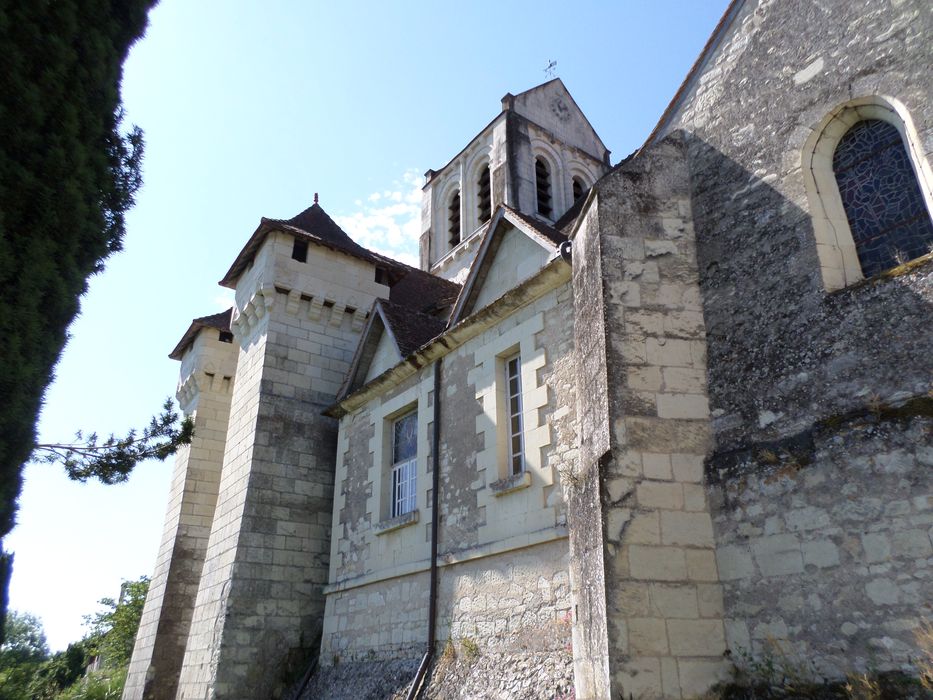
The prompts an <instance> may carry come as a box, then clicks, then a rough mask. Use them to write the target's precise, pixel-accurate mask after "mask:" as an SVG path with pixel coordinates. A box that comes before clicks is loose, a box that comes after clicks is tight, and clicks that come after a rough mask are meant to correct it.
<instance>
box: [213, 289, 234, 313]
mask: <svg viewBox="0 0 933 700" xmlns="http://www.w3.org/2000/svg"><path fill="white" fill-rule="evenodd" d="M214 306H216V307H217V308H218V309H220V310H221V311H226V310H227V309H229V308H230V307H231V306H233V290H232V289H221V290H220V291H218V292H217V295H216V296H215V297H214Z"/></svg>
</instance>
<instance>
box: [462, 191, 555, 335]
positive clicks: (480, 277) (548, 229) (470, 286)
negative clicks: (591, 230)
mask: <svg viewBox="0 0 933 700" xmlns="http://www.w3.org/2000/svg"><path fill="white" fill-rule="evenodd" d="M502 222H506V223H507V224H511V225H512V226H513V227H514V228H515V229H517V230H519V231H521V232H522V233H524V234H525V235H526V236H528V237H529V238H530V239H531V240H533V241H534V242H535V243H537V244H538V245H540V246H541V247H542V248H544V249H545V250H549V251H553V250H554V249H555V248H557V247H558V246H559V245H560V244H561V243H563V242H564V241H566V240H567V236H565V235H564V234H563V233H561V232H560V231H558V230H557V229H556V228H554V227H553V226H550V225H548V224H546V223H544V222H543V221H539V220H537V219H535V218H534V217H531V216H528V215H527V214H522V213H521V212H519V211H516V210H515V209H512V208H511V207H509V206H506V205H504V204H503V205H500V206H499V208H498V209H497V210H496V213H495V215H493V217H492V220H491V221H490V222H489V228H488V229H486V233H485V234H484V235H483V241H482V243H480V247H479V250H478V251H477V253H476V257H475V258H474V259H473V263H472V264H471V265H470V271H469V273H468V274H467V278H466V281H465V282H464V283H463V288H462V289H461V290H460V295H459V297H457V303H456V305H455V306H454V308H453V311H452V312H451V315H450V325H451V326H452V325H454V324H456V323H458V322H459V321H460V320H461V319H462V318H464V317H465V316H466V315H468V312H469V310H470V308H471V306H472V304H473V302H474V301H475V300H476V296H477V294H478V293H479V289H480V287H481V286H482V284H483V281H484V280H485V275H486V271H487V270H488V268H489V265H490V264H491V262H492V260H493V259H494V258H495V255H496V251H497V250H498V249H499V243H501V240H502V234H500V231H503V232H504V227H503V225H502Z"/></svg>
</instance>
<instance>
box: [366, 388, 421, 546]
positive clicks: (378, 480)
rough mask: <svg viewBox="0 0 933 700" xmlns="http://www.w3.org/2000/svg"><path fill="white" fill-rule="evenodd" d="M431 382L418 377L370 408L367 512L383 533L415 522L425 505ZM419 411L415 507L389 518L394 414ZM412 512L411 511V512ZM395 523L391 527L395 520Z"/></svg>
mask: <svg viewBox="0 0 933 700" xmlns="http://www.w3.org/2000/svg"><path fill="white" fill-rule="evenodd" d="M429 384H430V382H424V381H419V382H418V383H417V384H416V385H415V386H413V387H411V388H409V389H407V390H405V391H403V392H401V393H400V394H399V395H398V396H395V397H393V398H392V399H389V400H388V401H384V402H383V403H381V404H380V405H379V406H378V407H374V408H373V412H372V421H373V423H374V424H375V428H376V429H375V430H374V431H373V438H372V463H371V464H370V468H369V481H370V482H371V483H372V495H371V496H370V497H369V498H368V499H367V500H366V512H368V513H371V514H372V522H373V523H374V529H375V530H376V531H377V533H378V534H383V533H386V532H390V531H393V530H397V529H399V528H400V527H404V526H406V525H414V524H415V523H417V522H418V517H419V516H418V512H419V510H420V509H421V508H423V507H424V506H425V503H426V501H425V498H426V495H425V494H426V487H425V484H426V483H428V479H427V460H428V451H429V450H428V425H429V420H428V416H427V415H426V413H428V411H426V410H423V409H424V407H425V406H426V405H427V390H428V385H429ZM413 411H418V461H417V467H416V471H415V483H416V484H417V486H416V489H415V508H414V510H413V511H410V512H409V513H406V514H405V515H404V516H401V518H392V517H391V514H392V507H391V506H392V503H391V499H392V494H391V490H392V488H391V487H392V424H393V422H394V421H395V419H397V418H401V417H402V416H404V415H405V414H407V413H411V412H413ZM411 513H414V515H411ZM396 520H398V523H397V524H396V525H397V526H395V527H393V526H392V525H393V523H394V521H396Z"/></svg>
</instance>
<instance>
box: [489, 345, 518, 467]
mask: <svg viewBox="0 0 933 700" xmlns="http://www.w3.org/2000/svg"><path fill="white" fill-rule="evenodd" d="M513 363H514V364H515V366H516V368H517V371H516V372H515V373H514V374H513V373H512V371H511V369H510V368H511V365H512V364H513ZM501 364H502V370H503V371H502V374H503V376H502V384H501V390H499V391H496V402H497V403H500V404H501V405H500V406H497V408H498V409H500V420H502V422H503V423H504V427H505V440H504V442H505V452H506V460H505V461H506V468H507V469H508V476H510V477H512V476H516V475H517V474H521V473H523V472H524V471H525V428H524V425H525V421H524V418H523V416H522V413H523V412H524V408H523V401H522V387H523V386H524V384H523V383H522V371H521V367H522V354H521V353H520V352H518V350H517V348H516V351H515V352H512V353H507V354H505V355H504V356H503V357H501ZM513 378H514V379H515V381H516V384H517V385H518V392H517V394H516V395H514V396H513V395H512V390H511V388H510V386H509V384H510V383H511V381H512V379H513ZM497 389H500V387H497ZM513 398H514V399H515V400H516V402H517V406H518V411H517V413H513V411H512V405H511V402H512V399H513ZM513 418H518V430H517V431H513V430H512V419H513ZM516 437H517V438H518V442H519V448H518V450H517V451H516V450H515V447H514V441H515V438H516ZM516 458H517V459H518V468H517V469H516V464H515V461H516Z"/></svg>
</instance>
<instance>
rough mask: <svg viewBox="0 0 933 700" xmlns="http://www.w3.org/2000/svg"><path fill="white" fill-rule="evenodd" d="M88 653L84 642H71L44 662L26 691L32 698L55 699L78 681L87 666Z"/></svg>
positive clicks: (41, 699) (33, 699)
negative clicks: (63, 649)
mask: <svg viewBox="0 0 933 700" xmlns="http://www.w3.org/2000/svg"><path fill="white" fill-rule="evenodd" d="M87 663H88V653H87V649H86V648H85V644H84V642H77V643H75V644H69V645H68V648H67V649H66V650H65V651H60V652H58V653H56V654H55V655H53V656H52V658H50V659H49V660H48V661H46V662H45V663H44V664H42V665H41V666H40V667H39V668H38V669H37V670H36V672H35V674H34V675H33V677H32V680H30V682H29V686H28V687H27V690H26V693H27V697H29V698H32V700H54V698H57V697H58V696H59V693H61V691H62V690H63V689H65V688H68V687H70V686H71V685H73V684H74V683H75V682H77V681H78V680H79V679H80V678H81V677H82V676H83V675H84V669H85V668H86V667H87Z"/></svg>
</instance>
